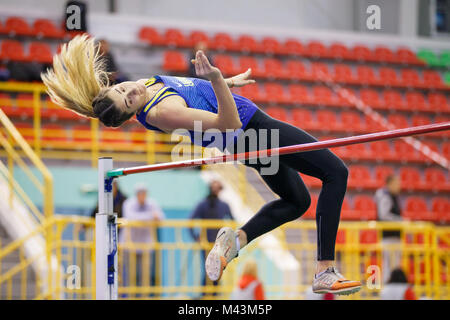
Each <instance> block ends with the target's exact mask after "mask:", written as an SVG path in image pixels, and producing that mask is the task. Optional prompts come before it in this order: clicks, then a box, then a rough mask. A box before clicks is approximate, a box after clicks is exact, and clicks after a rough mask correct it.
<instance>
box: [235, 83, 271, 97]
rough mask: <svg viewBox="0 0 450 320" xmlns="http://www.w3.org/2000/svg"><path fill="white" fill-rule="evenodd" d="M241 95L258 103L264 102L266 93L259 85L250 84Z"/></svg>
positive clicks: (243, 89) (242, 89)
mask: <svg viewBox="0 0 450 320" xmlns="http://www.w3.org/2000/svg"><path fill="white" fill-rule="evenodd" d="M241 95H242V96H244V97H246V98H248V99H250V100H254V101H256V102H260V101H264V98H265V93H264V92H263V91H262V90H261V88H260V86H259V85H258V84H257V83H254V84H249V85H246V86H244V87H242V88H241Z"/></svg>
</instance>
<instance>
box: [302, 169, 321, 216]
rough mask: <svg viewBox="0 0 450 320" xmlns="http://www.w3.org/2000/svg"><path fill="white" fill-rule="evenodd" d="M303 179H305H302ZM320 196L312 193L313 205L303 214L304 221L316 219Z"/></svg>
mask: <svg viewBox="0 0 450 320" xmlns="http://www.w3.org/2000/svg"><path fill="white" fill-rule="evenodd" d="M302 178H303V177H302ZM318 199H319V196H318V195H317V194H315V193H311V205H310V206H309V208H308V210H307V211H306V212H305V213H304V214H303V216H302V218H303V219H314V218H315V217H316V208H317V200H318Z"/></svg>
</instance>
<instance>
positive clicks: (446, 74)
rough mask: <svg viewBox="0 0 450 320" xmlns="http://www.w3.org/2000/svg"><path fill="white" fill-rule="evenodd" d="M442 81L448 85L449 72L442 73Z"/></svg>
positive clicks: (449, 82)
mask: <svg viewBox="0 0 450 320" xmlns="http://www.w3.org/2000/svg"><path fill="white" fill-rule="evenodd" d="M444 82H445V83H446V84H448V85H450V72H446V73H444Z"/></svg>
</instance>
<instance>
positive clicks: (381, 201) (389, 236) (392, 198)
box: [375, 175, 403, 279]
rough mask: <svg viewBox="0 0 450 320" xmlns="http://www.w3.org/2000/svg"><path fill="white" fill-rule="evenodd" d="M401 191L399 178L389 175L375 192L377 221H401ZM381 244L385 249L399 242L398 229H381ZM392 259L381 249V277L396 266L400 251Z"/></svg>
mask: <svg viewBox="0 0 450 320" xmlns="http://www.w3.org/2000/svg"><path fill="white" fill-rule="evenodd" d="M400 191H401V183H400V179H399V178H398V177H397V176H396V175H389V176H388V177H387V178H386V186H385V187H384V188H380V189H378V190H377V191H376V193H375V203H376V206H377V216H378V220H379V221H402V220H403V219H402V214H401V208H400V201H399V198H398V197H399V194H400ZM382 236H383V239H382V244H383V247H384V248H385V249H388V248H389V247H390V246H391V245H398V244H400V231H399V230H389V231H383V233H382ZM393 258H394V260H393V261H391V260H392V259H391V258H390V254H389V252H388V251H386V250H383V268H382V272H383V278H384V279H386V278H387V276H388V270H391V269H392V268H393V267H397V266H398V265H399V264H400V259H401V252H400V250H397V251H395V252H394V255H393ZM391 264H392V265H391Z"/></svg>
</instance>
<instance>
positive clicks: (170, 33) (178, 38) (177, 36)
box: [163, 28, 189, 47]
mask: <svg viewBox="0 0 450 320" xmlns="http://www.w3.org/2000/svg"><path fill="white" fill-rule="evenodd" d="M163 39H164V40H163V41H164V43H165V44H166V45H168V46H169V47H188V46H189V41H188V39H186V37H185V36H184V35H183V33H181V31H180V30H178V29H173V28H169V29H167V30H166V31H165V32H164V36H163Z"/></svg>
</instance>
